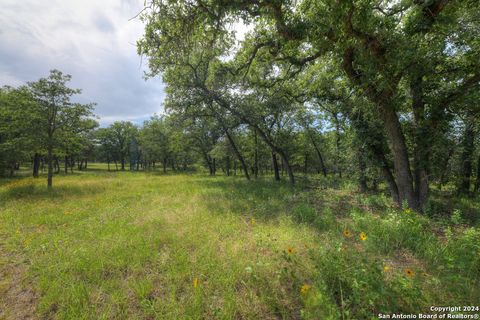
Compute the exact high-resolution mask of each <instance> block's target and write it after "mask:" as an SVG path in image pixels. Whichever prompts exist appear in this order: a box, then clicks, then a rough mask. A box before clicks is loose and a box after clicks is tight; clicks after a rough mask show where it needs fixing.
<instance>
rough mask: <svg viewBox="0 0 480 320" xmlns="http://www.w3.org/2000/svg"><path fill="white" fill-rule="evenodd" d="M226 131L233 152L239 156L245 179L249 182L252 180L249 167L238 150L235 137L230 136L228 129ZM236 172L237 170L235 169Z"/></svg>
mask: <svg viewBox="0 0 480 320" xmlns="http://www.w3.org/2000/svg"><path fill="white" fill-rule="evenodd" d="M224 130H225V135H226V136H227V139H228V142H230V146H231V147H232V149H233V152H234V153H235V155H236V156H237V158H238V161H240V164H241V165H242V169H243V172H244V174H245V178H247V180H250V175H249V174H248V167H247V164H246V163H245V159H244V158H243V155H242V154H241V153H240V150H238V148H237V145H236V144H235V141H234V140H233V137H232V136H231V135H230V132H229V131H228V130H227V129H226V128H224ZM235 172H236V169H235Z"/></svg>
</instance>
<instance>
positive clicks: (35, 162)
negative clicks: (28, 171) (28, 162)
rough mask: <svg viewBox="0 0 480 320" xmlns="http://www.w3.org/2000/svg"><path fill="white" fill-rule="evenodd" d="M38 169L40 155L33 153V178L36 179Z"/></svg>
mask: <svg viewBox="0 0 480 320" xmlns="http://www.w3.org/2000/svg"><path fill="white" fill-rule="evenodd" d="M39 169H40V155H39V154H38V153H35V154H34V156H33V177H34V178H38V171H39Z"/></svg>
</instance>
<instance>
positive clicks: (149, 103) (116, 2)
mask: <svg viewBox="0 0 480 320" xmlns="http://www.w3.org/2000/svg"><path fill="white" fill-rule="evenodd" d="M0 8H1V10H0V86H4V85H10V86H19V85H22V84H25V83H26V82H27V81H36V80H38V79H40V78H42V77H47V76H48V74H49V70H51V69H59V70H60V71H62V72H63V73H67V74H70V75H71V76H72V81H71V82H70V87H72V88H80V89H82V94H81V95H80V96H78V97H77V98H76V100H77V101H78V102H82V103H89V102H95V103H97V106H96V107H95V114H96V115H97V116H98V117H99V122H100V124H101V125H102V126H106V125H108V124H110V123H112V122H114V121H119V120H126V121H132V122H134V123H137V124H141V123H142V122H143V121H144V120H146V119H148V118H149V117H150V116H151V115H153V114H154V113H162V111H163V109H162V101H163V99H164V96H165V93H164V85H163V83H162V81H161V79H160V78H154V79H148V80H145V79H144V77H143V75H144V71H145V70H147V67H148V66H147V63H146V61H145V58H144V59H143V63H142V58H141V57H140V56H138V55H137V51H136V46H135V43H136V41H137V40H138V39H139V38H140V37H141V36H142V33H143V25H142V23H141V22H140V21H139V20H138V19H133V20H130V19H131V18H132V17H134V16H135V15H136V14H138V13H139V12H140V11H141V10H142V8H143V0H80V1H79V0H49V1H38V0H21V1H19V0H0ZM129 20H130V21H129Z"/></svg>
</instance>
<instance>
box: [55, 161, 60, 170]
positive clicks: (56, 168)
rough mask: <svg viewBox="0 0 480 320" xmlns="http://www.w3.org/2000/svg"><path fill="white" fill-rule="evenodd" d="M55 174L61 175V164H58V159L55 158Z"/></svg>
mask: <svg viewBox="0 0 480 320" xmlns="http://www.w3.org/2000/svg"><path fill="white" fill-rule="evenodd" d="M55 173H56V174H59V173H60V163H59V162H58V158H57V157H55Z"/></svg>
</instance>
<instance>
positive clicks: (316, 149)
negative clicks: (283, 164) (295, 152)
mask: <svg viewBox="0 0 480 320" xmlns="http://www.w3.org/2000/svg"><path fill="white" fill-rule="evenodd" d="M308 130H309V129H307V131H308ZM308 136H309V137H310V141H311V142H312V145H313V148H314V149H315V152H316V153H317V156H318V160H319V161H320V168H321V170H322V173H323V176H324V177H326V176H327V168H326V167H325V164H324V162H323V157H322V154H321V153H320V149H319V148H318V146H317V143H316V142H315V139H314V138H313V135H312V134H311V133H310V132H308Z"/></svg>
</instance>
